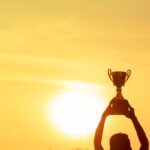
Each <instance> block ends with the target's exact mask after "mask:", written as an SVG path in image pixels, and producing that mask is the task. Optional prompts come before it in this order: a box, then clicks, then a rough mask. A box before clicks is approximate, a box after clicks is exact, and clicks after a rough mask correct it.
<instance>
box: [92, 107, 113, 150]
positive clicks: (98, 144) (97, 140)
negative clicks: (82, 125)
mask: <svg viewBox="0 0 150 150" xmlns="http://www.w3.org/2000/svg"><path fill="white" fill-rule="evenodd" d="M110 109H111V105H110V104H109V106H108V107H107V108H106V110H105V111H104V113H103V114H102V117H101V120H100V122H99V124H98V127H97V129H96V132H95V137H94V148H95V150H103V147H102V135H103V129H104V124H105V120H106V117H107V116H108V115H109V114H110Z"/></svg>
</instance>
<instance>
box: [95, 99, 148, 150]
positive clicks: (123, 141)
mask: <svg viewBox="0 0 150 150" xmlns="http://www.w3.org/2000/svg"><path fill="white" fill-rule="evenodd" d="M111 104H112V101H111V102H110V104H109V105H108V107H107V108H106V110H105V111H104V113H103V114H102V117H101V120H100V122H99V124H98V127H97V129H96V132H95V137H94V148H95V150H103V147H102V143H101V141H102V134H103V128H104V124H105V120H106V117H107V116H108V115H111V109H112V107H111ZM128 108H129V109H128V112H126V113H125V114H123V115H125V116H126V117H127V118H129V119H131V121H132V123H133V125H134V128H135V130H136V133H137V136H138V139H139V141H140V144H141V146H140V150H148V149H149V143H148V139H147V137H146V134H145V132H144V130H143V128H142V126H141V125H140V123H139V121H138V119H137V117H136V116H135V113H134V109H133V108H132V107H131V106H130V104H129V103H128ZM110 150H132V148H131V145H130V140H129V138H128V135H127V134H124V133H117V134H114V135H112V137H111V138H110Z"/></svg>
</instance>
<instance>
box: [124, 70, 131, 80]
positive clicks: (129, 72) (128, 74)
mask: <svg viewBox="0 0 150 150" xmlns="http://www.w3.org/2000/svg"><path fill="white" fill-rule="evenodd" d="M126 74H127V78H126V80H125V82H126V81H127V80H128V79H129V77H130V75H131V70H130V69H129V70H127V73H126Z"/></svg>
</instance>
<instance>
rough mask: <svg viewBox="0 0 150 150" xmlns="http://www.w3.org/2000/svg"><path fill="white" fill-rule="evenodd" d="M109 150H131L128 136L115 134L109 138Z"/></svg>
mask: <svg viewBox="0 0 150 150" xmlns="http://www.w3.org/2000/svg"><path fill="white" fill-rule="evenodd" d="M110 150H132V148H131V146H130V140H129V138H128V135H126V134H123V133H117V134H114V135H112V137H111V138H110Z"/></svg>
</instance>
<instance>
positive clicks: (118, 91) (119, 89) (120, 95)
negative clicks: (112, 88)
mask: <svg viewBox="0 0 150 150" xmlns="http://www.w3.org/2000/svg"><path fill="white" fill-rule="evenodd" d="M116 91H117V94H116V97H115V99H120V100H123V99H124V97H123V96H122V93H121V91H122V89H121V88H118V87H117V88H116Z"/></svg>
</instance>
